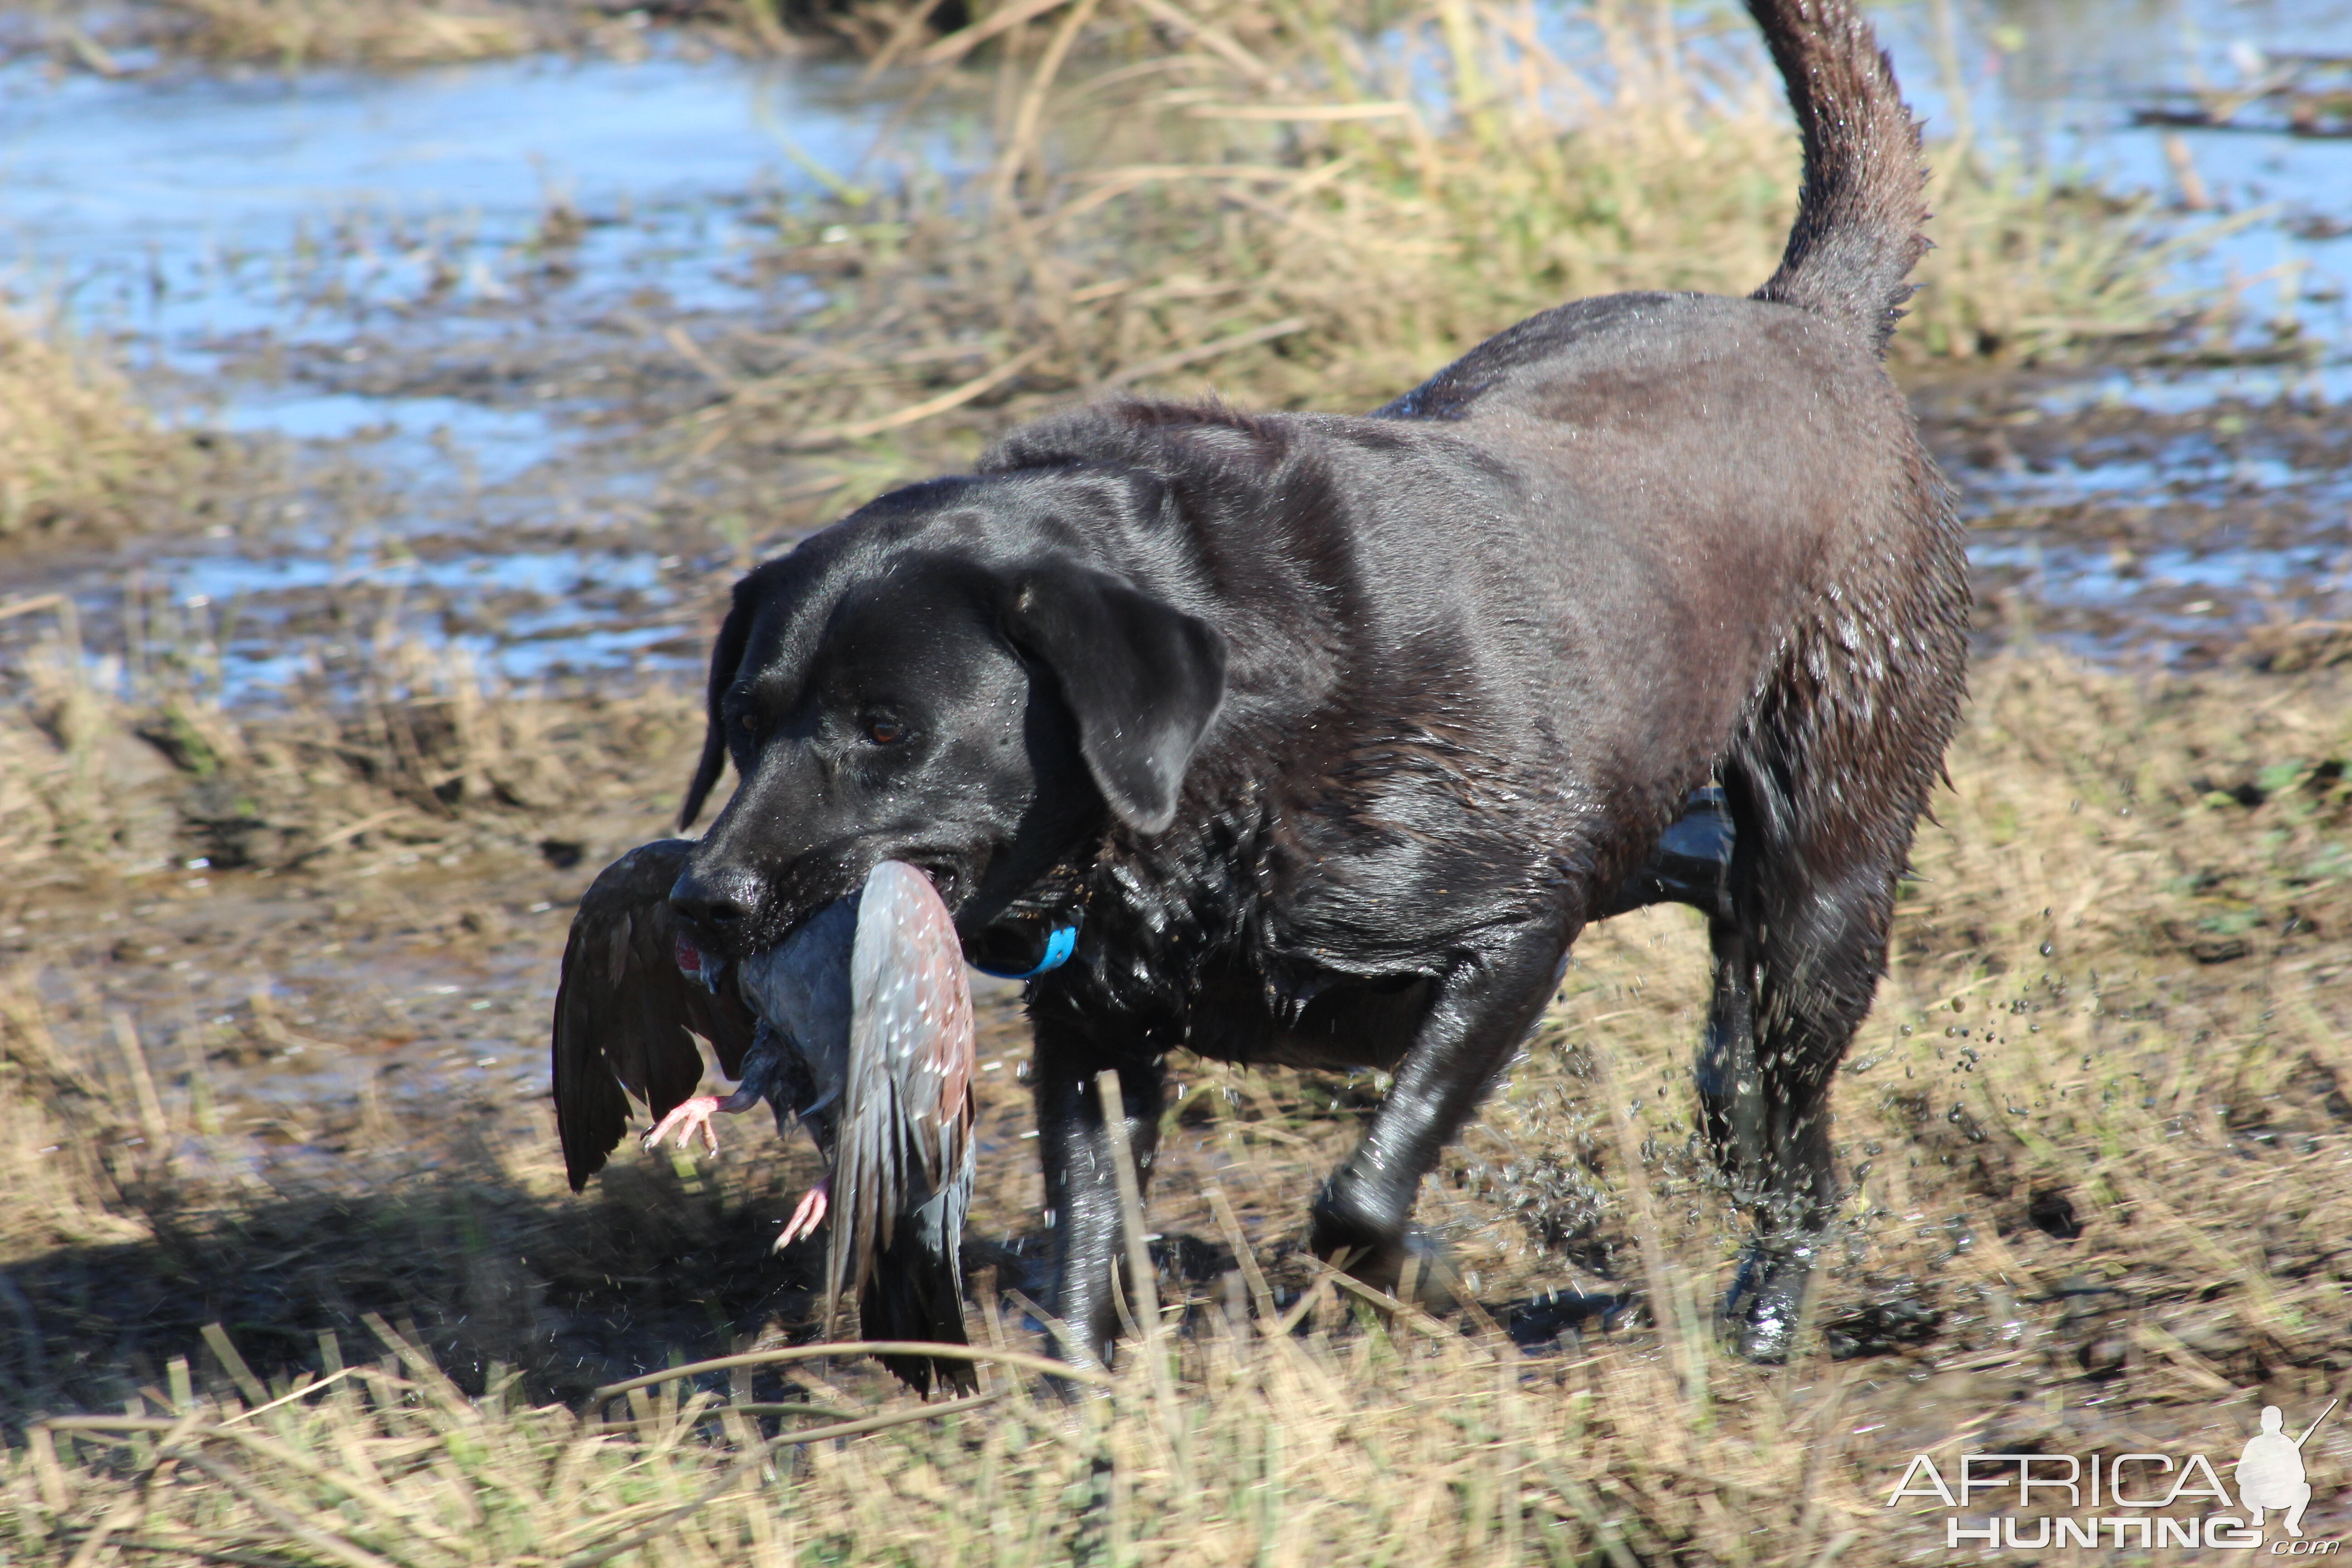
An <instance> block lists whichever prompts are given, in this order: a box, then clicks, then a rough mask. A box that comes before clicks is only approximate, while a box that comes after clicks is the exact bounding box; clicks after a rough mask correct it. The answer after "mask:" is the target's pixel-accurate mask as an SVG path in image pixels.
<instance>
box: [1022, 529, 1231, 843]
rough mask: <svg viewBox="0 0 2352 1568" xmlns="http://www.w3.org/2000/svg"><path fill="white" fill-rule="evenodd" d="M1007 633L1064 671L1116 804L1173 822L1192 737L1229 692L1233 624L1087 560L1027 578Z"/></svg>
mask: <svg viewBox="0 0 2352 1568" xmlns="http://www.w3.org/2000/svg"><path fill="white" fill-rule="evenodd" d="M1005 632H1006V634H1007V635H1008V636H1009V637H1011V638H1012V639H1013V645H1014V646H1015V647H1020V648H1022V649H1023V650H1024V651H1025V652H1027V653H1029V654H1030V655H1031V656H1032V657H1034V658H1036V659H1037V660H1038V661H1039V662H1040V663H1042V664H1044V665H1045V667H1046V668H1049V669H1051V670H1052V671H1053V672H1054V679H1055V680H1056V681H1058V682H1059V683H1060V685H1061V688H1062V700H1064V701H1066V702H1067V703H1068V704H1069V707H1070V712H1071V713H1072V715H1073V716H1075V717H1076V720H1077V721H1078V752H1079V754H1080V755H1082V756H1083V757H1085V758H1086V762H1087V772H1089V773H1092V774H1093V775H1094V781H1095V785H1096V787H1097V788H1098V789H1100V790H1101V791H1102V793H1103V798H1104V799H1105V800H1106V801H1108V802H1109V803H1110V808H1111V811H1112V812H1113V813H1114V814H1115V815H1116V816H1118V819H1119V820H1120V821H1121V822H1124V823H1126V824H1127V825H1128V826H1130V827H1134V828H1138V829H1139V830H1141V831H1142V832H1145V833H1161V832H1165V831H1166V830H1167V827H1168V825H1169V824H1170V823H1171V822H1173V821H1175V819H1176V793H1177V790H1178V789H1179V788H1180V787H1181V785H1182V784H1183V782H1184V769H1185V765H1186V764H1187V763H1190V762H1191V761H1192V748H1193V747H1195V746H1197V745H1198V744H1200V741H1201V736H1202V732H1203V731H1206V730H1207V729H1208V727H1209V721H1210V720H1211V719H1213V718H1214V717H1215V716H1216V711H1217V704H1218V703H1219V702H1220V701H1221V700H1223V697H1224V694H1225V639H1224V637H1223V634H1222V633H1220V632H1219V631H1218V630H1217V629H1216V627H1214V626H1211V625H1209V623H1208V622H1206V621H1204V620H1202V619H1201V618H1199V617H1198V616H1188V615H1186V614H1185V613H1184V612H1183V611H1181V610H1180V609H1178V608H1176V607H1175V606H1174V605H1170V604H1168V603H1166V602H1165V601H1163V600H1160V599H1155V598H1153V597H1151V596H1150V595H1148V594H1140V593H1138V592H1137V591H1136V590H1134V589H1133V588H1130V587H1129V586H1128V585H1127V584H1124V583H1122V582H1120V581H1119V580H1118V578H1116V577H1113V576H1110V575H1109V574H1107V573H1102V572H1096V571H1093V570H1090V569H1089V568H1087V567H1084V566H1078V565H1075V564H1055V565H1049V566H1045V567H1041V568H1039V569H1036V570H1034V571H1031V572H1028V573H1025V574H1023V575H1022V576H1021V577H1020V578H1019V579H1017V580H1016V582H1015V583H1014V584H1013V596H1012V602H1011V605H1010V606H1009V607H1008V609H1007V610H1006V613H1005Z"/></svg>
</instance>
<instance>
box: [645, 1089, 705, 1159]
mask: <svg viewBox="0 0 2352 1568" xmlns="http://www.w3.org/2000/svg"><path fill="white" fill-rule="evenodd" d="M719 1109H721V1107H720V1105H719V1097H718V1096H717V1095H715V1094H698V1095H696V1096H695V1097H694V1098H693V1099H691V1100H681V1101H679V1102H678V1104H677V1106H676V1107H675V1108H673V1109H672V1110H671V1111H670V1113H669V1114H668V1115H667V1116H665V1117H663V1118H662V1119H661V1120H660V1121H658V1122H656V1123H655V1124H654V1130H653V1131H650V1132H648V1133H646V1148H648V1149H658V1148H660V1147H661V1141H662V1140H663V1139H665V1138H667V1137H668V1136H669V1135H670V1134H671V1133H672V1132H676V1133H677V1146H678V1147H679V1148H681V1149H684V1148H686V1147H688V1145H689V1144H691V1143H692V1142H694V1135H695V1134H696V1133H697V1132H699V1133H701V1134H702V1146H703V1147H704V1148H706V1149H708V1150H709V1151H710V1152H712V1153H714V1154H716V1153H717V1152H719V1133H718V1131H716V1130H715V1129H714V1128H712V1126H711V1125H710V1118H711V1114H712V1113H713V1112H714V1111H717V1110H719Z"/></svg>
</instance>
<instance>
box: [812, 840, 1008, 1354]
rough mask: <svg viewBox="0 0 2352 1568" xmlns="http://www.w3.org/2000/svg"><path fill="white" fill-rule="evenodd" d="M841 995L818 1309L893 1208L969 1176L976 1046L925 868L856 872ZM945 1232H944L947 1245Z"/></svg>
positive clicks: (952, 946)
mask: <svg viewBox="0 0 2352 1568" xmlns="http://www.w3.org/2000/svg"><path fill="white" fill-rule="evenodd" d="M850 996H851V1023H850V1038H849V1074H848V1086H847V1091H846V1093H845V1096H844V1100H845V1104H844V1105H843V1106H842V1110H841V1121H840V1128H841V1131H840V1139H839V1152H838V1153H837V1155H836V1157H835V1165H834V1187H833V1201H834V1205H835V1216H834V1225H833V1235H832V1239H831V1242H830V1244H829V1245H828V1247H827V1251H826V1259H825V1294H826V1315H827V1317H828V1318H830V1317H831V1315H832V1310H833V1307H834V1305H835V1302H837V1301H838V1300H840V1298H841V1296H842V1294H843V1292H844V1291H845V1290H861V1291H862V1290H863V1289H865V1287H866V1279H868V1277H869V1276H870V1275H871V1274H872V1272H873V1267H874V1260H875V1259H876V1258H877V1257H878V1256H879V1255H880V1253H881V1251H882V1249H883V1248H884V1247H887V1246H888V1245H889V1242H890V1238H891V1236H892V1233H893V1232H894V1230H895V1229H896V1227H897V1224H898V1221H899V1220H900V1219H902V1218H908V1216H910V1215H911V1214H912V1211H913V1210H915V1209H916V1208H918V1207H919V1206H921V1205H923V1204H924V1203H926V1202H928V1201H929V1199H930V1198H931V1197H933V1196H934V1195H935V1194H939V1193H940V1192H942V1191H946V1190H950V1189H960V1188H966V1187H968V1186H969V1184H970V1183H971V1160H972V1136H971V1128H972V1101H971V1079H972V1070H973V1065H974V1064H973V1059H972V1058H973V1055H974V1049H975V1047H974V1038H973V1032H972V1017H971V987H970V985H969V984H966V982H965V980H964V973H963V948H962V945H961V943H960V942H958V941H957V939H956V933H955V922H954V921H952V920H951V919H950V917H949V914H948V910H947V906H946V905H945V904H944V903H942V902H940V895H939V892H938V889H934V888H933V887H932V886H931V881H930V879H929V878H928V877H926V876H924V875H923V874H922V873H921V872H920V871H918V870H917V869H915V868H913V867H912V866H908V865H907V864H905V863H904V862H901V861H897V860H886V861H884V862H883V863H882V864H881V865H879V866H877V867H876V868H874V871H873V874H872V875H871V876H869V877H868V878H867V879H866V890H865V896H864V897H863V899H862V900H860V902H859V905H858V910H857V940H856V944H855V945H854V946H853V948H852V949H851V952H850ZM960 1212H961V1211H960V1210H959V1213H960ZM909 1223H912V1222H911V1220H909ZM958 1228H961V1227H960V1226H959V1227H958ZM955 1241H956V1237H952V1236H950V1237H945V1238H944V1241H943V1245H944V1247H946V1248H947V1249H949V1256H950V1257H952V1256H953V1250H952V1249H953V1247H954V1246H955Z"/></svg>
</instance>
